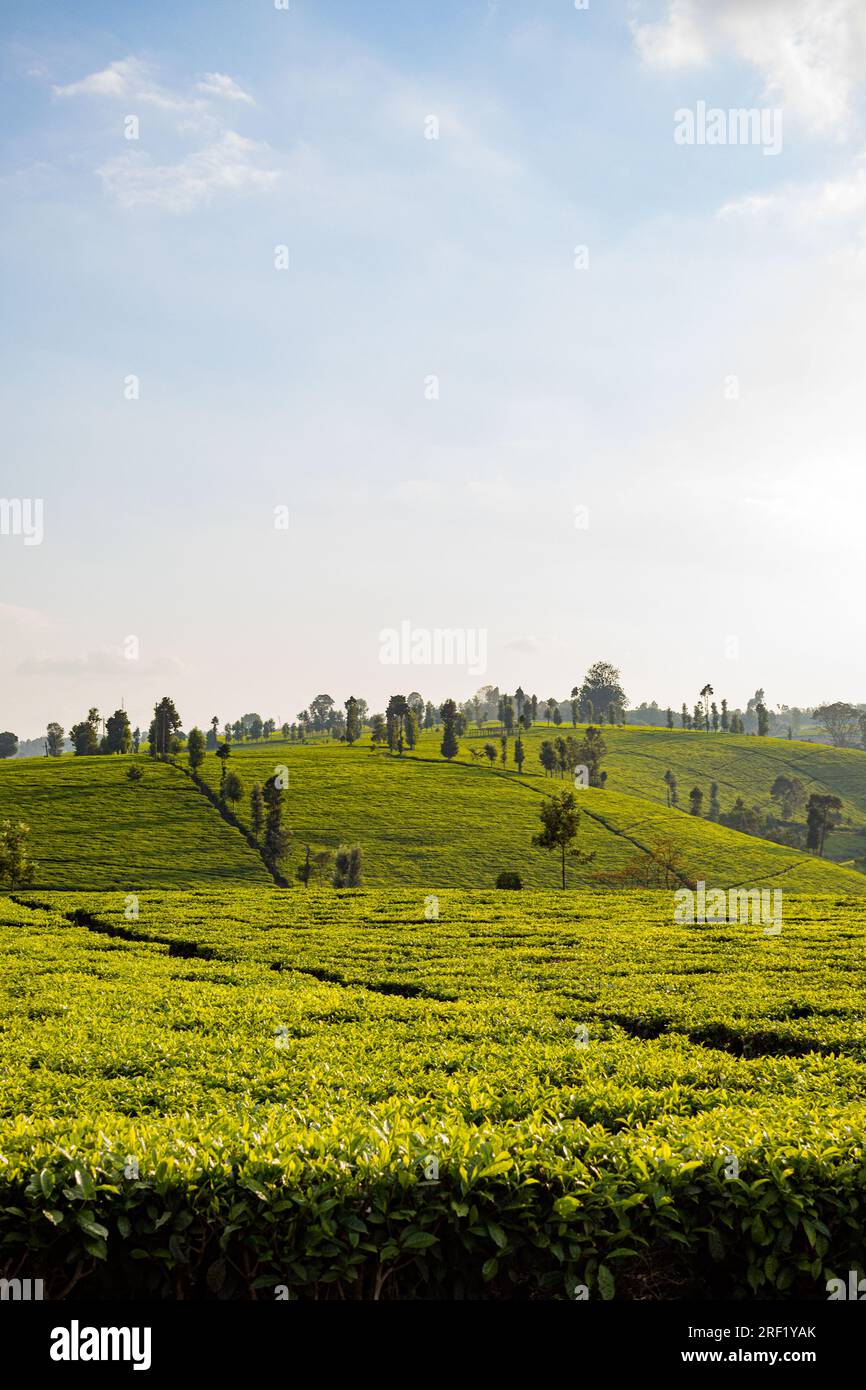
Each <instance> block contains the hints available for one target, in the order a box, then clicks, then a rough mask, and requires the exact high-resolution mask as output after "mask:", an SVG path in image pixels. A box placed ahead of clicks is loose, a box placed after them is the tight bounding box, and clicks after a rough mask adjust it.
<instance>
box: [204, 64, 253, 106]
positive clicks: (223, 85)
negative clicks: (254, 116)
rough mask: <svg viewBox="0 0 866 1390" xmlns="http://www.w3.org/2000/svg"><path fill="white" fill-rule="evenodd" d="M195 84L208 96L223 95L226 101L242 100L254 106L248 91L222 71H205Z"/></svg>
mask: <svg viewBox="0 0 866 1390" xmlns="http://www.w3.org/2000/svg"><path fill="white" fill-rule="evenodd" d="M196 86H197V87H198V90H199V91H200V92H206V93H207V95H208V96H214V97H224V98H225V100H226V101H244V102H246V103H247V104H248V105H249V106H255V102H254V101H253V99H252V97H251V96H250V95H249V93H248V92H245V91H244V90H243V88H242V87H239V86H238V84H237V82H235V80H234V78H233V77H229V76H228V75H227V74H226V73H224V72H206V73H205V74H204V77H203V78H202V80H201V81H200V82H198V83H196Z"/></svg>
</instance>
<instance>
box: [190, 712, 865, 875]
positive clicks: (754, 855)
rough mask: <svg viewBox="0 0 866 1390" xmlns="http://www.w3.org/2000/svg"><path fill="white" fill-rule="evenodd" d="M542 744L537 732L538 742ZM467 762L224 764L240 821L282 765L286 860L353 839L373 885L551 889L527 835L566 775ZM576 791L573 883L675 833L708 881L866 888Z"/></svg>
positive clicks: (272, 757) (780, 852)
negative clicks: (234, 785) (234, 784)
mask: <svg viewBox="0 0 866 1390" xmlns="http://www.w3.org/2000/svg"><path fill="white" fill-rule="evenodd" d="M540 741H541V736H540V735H539V736H538V737H537V739H536V740H535V742H537V743H540ZM467 758H468V754H467V753H466V751H465V750H463V757H462V758H461V760H459V761H458V762H457V763H456V765H452V766H450V767H449V766H448V765H447V764H446V763H445V762H444V761H443V759H441V758H440V757H438V756H436V752H435V745H434V742H433V740H432V739H430V738H428V739H425V740H422V742H421V744H420V745H419V748H418V750H417V752H416V755H415V756H411V757H410V756H404V757H403V758H402V759H400V758H397V757H391V756H389V755H387V754H384V753H371V752H370V751H369V746H368V745H367V743H366V741H365V742H364V743H363V744H361V745H359V746H356V747H355V748H348V747H346V746H345V745H344V744H339V743H334V744H331V745H327V744H316V745H312V746H309V745H301V744H294V745H292V744H276V743H272V744H271V745H269V746H267V747H265V746H257V745H250V746H246V747H244V746H239V747H237V748H236V749H235V750H234V752H233V753H232V757H231V763H230V765H231V767H232V768H233V770H234V771H235V772H237V773H238V775H239V776H240V778H241V781H242V783H243V786H244V801H243V802H242V803H241V805H240V807H239V814H240V816H241V818H242V819H246V817H247V815H248V795H249V791H250V789H251V787H252V784H253V782H255V781H258V782H264V781H265V780H266V778H267V777H269V776H271V775H273V773H274V771H275V769H276V768H277V767H278V766H279V765H280V764H284V765H285V766H286V767H287V768H288V771H289V788H288V822H289V825H290V827H291V829H292V832H293V834H294V837H295V845H294V848H293V852H292V856H291V859H292V863H293V864H294V865H297V864H298V863H300V860H301V846H302V845H303V844H304V843H306V842H307V841H309V842H310V843H311V844H312V845H313V846H314V847H315V848H318V847H322V846H327V847H329V848H331V849H334V848H336V847H337V846H338V845H339V844H341V843H343V842H348V843H352V842H356V841H357V842H358V843H360V844H361V845H362V846H363V849H364V865H365V869H364V876H365V882H366V883H368V884H370V885H371V886H387V885H389V884H392V885H394V884H398V883H400V884H417V885H418V886H419V887H429V888H431V889H432V888H439V887H446V886H452V887H484V886H490V885H492V884H493V882H494V881H495V878H496V875H497V873H498V872H499V871H500V870H502V869H516V870H518V872H520V873H521V875H522V876H523V879H524V882H525V883H526V884H527V885H528V886H531V887H536V888H544V887H555V886H556V885H557V883H558V872H559V870H558V865H557V864H556V862H555V861H554V859H553V857H552V856H550V855H548V854H545V853H544V852H543V851H540V850H535V849H532V848H531V847H530V839H531V837H532V835H533V834H534V833H535V831H536V830H537V829H538V803H539V797H540V795H541V794H542V793H544V792H545V791H551V790H554V789H558V788H560V787H564V786H566V785H567V783H565V782H559V781H558V780H555V781H551V780H546V779H545V778H544V777H543V775H538V774H536V773H535V772H534V771H529V770H528V769H529V768H530V766H531V764H530V763H528V764H527V769H526V770H525V771H524V776H523V777H522V778H518V777H517V776H516V773H515V772H514V771H513V770H512V771H510V772H493V771H491V770H490V769H488V768H486V767H485V768H482V767H478V766H474V765H471V763H470V762H468V761H467ZM533 761H534V760H533ZM203 773H204V776H205V778H206V779H207V780H208V781H209V782H210V784H211V785H212V786H214V787H216V786H218V784H219V767H218V761H217V759H216V758H215V757H214V756H213V755H209V756H208V757H207V758H206V760H205V764H204V768H203ZM613 776H614V774H613V773H612V774H611V780H613ZM581 795H582V796H583V798H584V801H583V803H582V804H583V805H584V806H585V809H586V811H587V816H586V817H585V818H584V821H583V823H582V827H581V846H582V848H583V849H584V850H587V851H591V852H593V853H594V854H595V855H596V858H595V860H594V861H593V863H592V864H590V865H587V866H583V867H581V868H580V869H571V870H570V871H569V880H570V882H571V883H574V884H577V883H589V882H591V881H592V879H593V877H594V875H595V874H597V873H598V872H599V870H613V869H617V868H621V867H622V865H623V864H624V863H625V862H626V861H627V860H628V859H630V858H632V857H633V856H634V855H635V853H636V852H637V850H638V848H639V847H640V846H643V845H646V844H647V843H648V842H652V841H653V840H654V839H657V838H659V837H663V836H674V837H675V838H677V840H679V841H680V842H681V843H682V845H683V848H684V852H685V856H686V866H687V869H688V872H689V875H690V876H691V877H693V878H695V879H699V878H703V879H704V880H705V881H706V882H707V883H708V884H720V885H724V886H732V885H734V884H740V883H743V884H748V885H750V886H755V887H758V886H760V885H762V884H763V883H764V882H767V881H769V880H770V879H775V878H776V877H777V876H779V875H784V876H785V887H786V888H788V889H790V891H795V890H797V889H799V890H800V891H804V892H806V891H815V892H821V891H825V892H837V891H838V892H842V893H854V894H861V893H866V876H863V875H860V874H854V873H852V872H851V871H848V870H843V869H839V868H836V867H835V866H832V865H829V864H826V863H822V862H820V861H816V860H814V859H813V858H812V857H810V856H808V855H803V854H800V853H798V852H795V851H792V850H788V849H784V848H783V847H781V846H779V845H773V844H769V843H768V842H766V841H763V840H757V839H754V838H753V837H750V836H746V835H740V834H738V833H737V832H735V831H732V830H727V829H725V828H724V827H722V826H717V825H713V824H711V823H710V822H708V821H704V820H697V819H695V818H693V817H691V816H687V815H683V814H682V813H681V812H679V811H669V810H668V809H667V808H666V807H664V806H660V805H658V804H656V803H654V802H652V801H648V800H642V799H640V798H639V797H638V796H628V795H624V794H623V793H622V792H618V791H610V792H608V791H605V792H597V791H589V790H587V791H585V792H582V793H581ZM633 841H634V842H636V843H633Z"/></svg>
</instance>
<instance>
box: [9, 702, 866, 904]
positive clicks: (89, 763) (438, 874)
mask: <svg viewBox="0 0 866 1390" xmlns="http://www.w3.org/2000/svg"><path fill="white" fill-rule="evenodd" d="M565 732H568V731H567V730H565ZM580 732H581V731H580V730H578V731H577V733H578V735H579V734H580ZM555 733H556V731H555V730H553V729H550V730H548V729H547V728H546V727H545V726H542V727H540V728H536V729H533V730H532V731H530V734H529V735H527V736H525V743H526V749H527V761H526V763H525V765H524V769H523V773H522V774H521V775H518V773H517V770H516V768H515V767H514V764H513V762H509V763H507V764H506V765H505V766H504V767H503V766H502V765H501V764H499V763H497V764H496V765H495V767H494V768H491V767H490V766H488V765H486V764H485V765H484V766H482V765H480V764H479V763H478V762H477V761H473V760H472V757H471V751H470V750H471V748H472V747H478V746H479V744H483V743H484V742H485V741H488V738H489V741H491V742H495V743H496V744H497V747H498V739H496V738H495V736H486V737H483V738H481V739H480V740H476V739H475V738H468V739H463V740H462V743H461V750H460V755H459V757H458V758H457V759H455V760H454V762H453V763H450V764H449V763H447V762H446V761H445V760H444V759H442V758H441V757H440V756H439V752H438V744H439V736H438V735H436V734H432V733H431V734H427V735H425V736H424V737H423V738H422V739H421V740H420V742H419V745H418V747H417V749H416V750H415V751H414V752H413V753H412V754H409V753H406V754H404V755H403V756H402V757H399V756H392V755H390V754H388V753H386V752H383V751H376V752H373V751H371V750H370V746H369V741H368V739H367V738H365V739H363V740H362V741H361V742H360V743H359V744H357V745H356V746H355V747H351V748H350V747H349V746H348V745H346V744H343V743H340V742H338V741H316V742H310V743H304V744H301V743H285V742H280V741H276V740H274V741H271V742H270V743H267V744H241V745H237V746H234V747H233V749H232V753H231V755H230V758H229V767H230V769H231V770H232V771H234V772H236V773H237V774H238V775H239V777H240V779H241V782H242V785H243V798H242V800H241V802H240V803H239V804H238V805H237V807H236V808H235V809H236V814H237V816H238V818H239V820H240V822H241V823H242V825H244V826H245V827H246V828H247V829H249V822H250V815H249V794H250V791H251V789H252V786H253V783H254V782H256V781H258V782H259V783H264V782H265V781H266V780H267V778H268V777H270V776H272V775H273V774H274V773H275V771H277V770H278V769H279V768H280V767H284V768H285V769H286V772H287V775H288V786H287V791H286V806H285V819H286V824H287V826H288V828H289V830H290V831H291V834H292V846H291V849H290V852H289V854H288V856H287V858H286V860H285V862H284V863H283V864H282V865H281V868H282V870H283V872H284V874H285V875H286V877H287V878H288V879H289V880H290V881H291V882H296V879H295V874H296V871H297V869H298V867H299V866H300V865H301V864H302V862H303V860H304V855H305V846H306V845H310V846H311V848H312V849H313V850H314V851H317V850H321V849H330V850H336V849H337V848H338V847H339V846H340V845H341V844H344V843H358V844H360V845H361V846H362V850H363V857H364V870H363V872H364V882H365V884H367V885H369V886H371V887H381V888H388V887H398V886H410V885H415V886H418V887H419V888H422V887H426V888H428V889H431V890H432V889H439V888H448V887H452V888H465V889H481V888H487V887H492V886H493V884H494V883H495V881H496V878H497V875H498V874H499V873H500V872H502V871H503V870H513V871H516V872H518V873H519V874H520V875H521V878H522V880H523V882H524V884H525V885H526V886H527V887H529V888H535V889H543V888H555V887H557V886H558V885H559V865H558V862H557V858H556V856H554V855H549V854H546V853H544V852H543V851H542V850H539V849H536V848H533V847H532V845H531V840H532V836H533V835H534V834H535V833H536V831H537V830H538V810H539V804H540V800H541V797H542V796H543V795H544V794H545V793H549V792H553V791H557V790H559V789H561V788H565V787H567V786H568V785H569V784H568V783H567V782H564V781H562V780H560V779H559V778H556V777H554V778H547V777H545V776H544V774H543V770H542V769H541V766H540V764H539V762H538V749H539V747H540V745H541V742H542V740H543V739H544V738H545V737H549V736H552V735H555ZM605 738H606V740H607V741H608V745H609V754H608V757H607V759H606V761H605V767H606V768H607V770H608V772H609V777H608V784H607V787H606V788H605V790H603V791H601V790H595V789H588V788H587V789H584V790H582V791H581V792H580V797H581V803H580V804H581V806H582V807H583V809H584V811H585V812H586V814H585V815H584V816H583V817H582V819H581V827H580V841H579V843H580V848H581V850H582V851H583V852H584V853H588V854H591V855H592V856H593V858H592V860H591V861H590V862H588V863H580V864H574V865H572V866H571V867H570V868H569V872H568V882H569V885H570V886H572V887H577V886H581V885H583V886H592V885H593V884H595V883H596V882H597V876H598V875H599V874H601V873H611V872H616V871H619V870H621V869H622V868H623V866H624V865H625V864H627V863H628V862H629V861H632V860H633V859H634V858H635V856H640V855H641V854H642V853H644V852H645V851H647V850H648V849H651V848H652V846H653V844H655V843H657V842H658V841H661V840H668V841H675V842H676V844H677V845H678V846H679V848H680V850H681V852H682V855H683V866H684V875H685V876H686V877H688V878H689V879H691V880H693V881H697V880H699V879H703V880H704V881H705V882H706V883H707V884H709V885H710V886H717V885H719V886H723V887H730V886H732V885H736V884H746V885H749V886H752V887H762V886H765V885H770V884H772V885H773V886H783V887H784V888H785V889H786V891H790V892H810V891H814V892H819V893H821V892H828V893H838V894H854V895H862V894H866V875H864V874H862V873H860V872H857V871H855V870H854V869H853V868H849V867H841V866H837V865H836V864H834V863H832V862H830V861H825V860H821V859H818V858H816V857H814V856H813V855H810V854H808V853H806V852H804V851H798V850H791V849H788V848H786V847H783V846H780V845H776V844H774V843H771V842H769V841H766V840H762V839H758V838H755V837H753V836H747V835H742V834H740V833H739V832H737V831H733V830H730V829H728V828H726V827H724V826H720V825H717V824H715V823H713V822H711V821H709V820H707V819H706V818H703V817H694V816H690V815H688V814H687V813H685V812H683V811H682V810H677V809H669V808H668V807H667V806H665V805H664V802H663V797H662V795H661V793H663V791H664V783H663V782H662V780H661V778H662V775H663V772H664V770H665V769H666V768H667V767H671V768H672V769H674V770H675V772H676V775H677V777H678V779H679V784H680V795H681V799H683V800H684V799H685V798H686V797H687V794H688V789H689V788H690V787H691V786H692V785H694V784H695V782H698V783H699V784H701V785H702V786H703V788H704V791H705V794H708V790H709V781H710V780H711V779H712V780H718V782H719V786H720V795H721V797H722V804H723V805H725V804H729V803H730V802H732V801H733V799H734V797H733V793H734V791H736V792H737V794H742V795H744V796H745V799H746V800H747V803H748V804H752V803H753V802H757V803H759V804H761V803H762V804H764V805H765V806H767V805H769V795H768V790H769V787H770V786H771V785H772V782H773V780H774V778H775V777H776V776H777V775H778V774H779V772H789V773H790V772H791V771H796V772H797V775H799V776H801V777H802V779H803V780H804V781H805V782H806V783H807V785H808V787H809V790H810V791H811V790H815V789H819V790H822V791H823V790H829V791H833V792H834V793H836V794H838V795H839V796H840V797H842V798H843V799H844V813H845V815H846V817H848V818H849V819H850V820H851V826H850V827H846V828H843V829H840V830H839V831H838V832H837V835H836V837H834V839H833V840H832V841H831V844H836V843H838V842H841V841H844V843H845V851H846V852H844V854H843V857H844V858H846V859H848V860H849V861H850V860H852V859H853V858H855V857H856V854H855V852H854V851H852V845H853V846H856V845H857V844H858V843H859V840H858V836H859V835H860V834H863V835H864V836H866V791H864V785H863V784H864V782H866V778H864V773H863V770H864V767H866V761H864V760H866V754H863V755H861V754H859V753H855V752H849V751H847V750H834V749H827V748H825V747H822V746H818V745H811V744H793V743H786V742H779V741H776V740H771V739H760V740H758V739H755V738H730V737H721V736H719V737H713V736H706V735H702V734H688V733H687V734H680V733H678V732H674V733H668V732H667V731H665V730H650V731H647V730H645V729H639V728H637V729H635V728H627V729H623V730H617V729H614V730H612V731H610V732H608V731H607V730H605ZM510 749H511V754H512V755H513V741H511V743H510ZM792 760H793V761H792ZM133 761H134V762H137V764H138V765H139V766H140V767H141V768H142V770H143V773H144V776H143V779H142V781H141V782H140V783H137V784H133V783H131V782H130V781H129V780H128V779H127V777H126V770H127V767H128V766H129V764H130V763H131V762H133ZM177 764H178V765H177V766H176V767H174V766H171V765H170V764H167V763H163V762H160V761H155V760H152V759H150V758H148V757H146V756H144V755H141V756H139V757H138V758H137V759H132V758H111V757H108V758H106V757H96V758H75V757H63V758H60V759H48V758H33V759H21V760H15V761H10V762H6V763H5V764H0V819H2V818H3V817H5V816H8V815H12V816H17V817H20V818H22V819H24V820H25V821H26V822H27V823H28V824H29V825H30V826H31V836H32V851H33V856H34V858H35V859H36V861H37V863H38V866H39V869H38V875H37V878H36V880H35V884H34V886H35V887H38V888H70V889H76V888H80V889H82V890H91V891H105V890H108V889H117V890H123V891H125V892H136V891H138V890H140V889H143V888H171V887H178V888H183V887H195V886H197V885H202V886H206V885H208V884H210V883H213V882H218V881H222V880H225V881H227V882H229V883H238V884H244V883H248V884H255V883H260V884H267V883H269V882H270V881H271V879H270V875H269V874H268V872H267V870H266V869H265V866H264V864H263V863H262V861H261V858H260V857H259V855H258V854H257V853H256V851H255V849H253V848H251V847H250V845H249V844H248V843H247V842H246V840H245V838H244V836H243V834H241V833H240V831H239V830H238V829H237V828H236V827H233V826H232V825H229V824H228V823H227V822H226V821H225V820H224V819H223V818H222V817H221V816H220V814H219V812H218V811H217V810H216V808H215V807H214V806H213V805H212V804H211V803H210V802H209V801H208V800H207V798H206V797H205V796H203V795H202V794H201V792H200V791H198V790H197V789H196V787H195V785H194V783H193V782H192V780H191V779H190V778H189V777H188V776H187V775H186V773H185V771H184V770H183V769H184V766H185V759H184V757H183V755H182V754H181V755H179V756H178V758H177ZM201 776H202V777H203V778H204V780H205V781H206V782H207V784H208V785H209V786H210V787H211V788H212V789H213V790H217V789H218V787H219V784H220V764H219V760H218V759H217V758H216V757H215V755H214V754H212V753H209V754H208V755H207V756H206V758H205V762H204V764H203V766H202V768H201ZM660 789H661V793H660ZM762 789H763V790H762ZM846 837H847V839H846Z"/></svg>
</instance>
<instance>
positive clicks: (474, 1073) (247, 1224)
mask: <svg viewBox="0 0 866 1390" xmlns="http://www.w3.org/2000/svg"><path fill="white" fill-rule="evenodd" d="M136 912H137V915H136ZM437 913H438V916H437ZM672 917H673V903H672V897H671V895H668V894H637V893H619V894H603V893H598V894H591V893H580V894H577V893H574V894H572V893H566V894H561V893H559V894H557V893H544V894H542V893H539V894H530V893H513V894H509V893H486V894H485V893H475V894H470V893H459V892H452V893H441V894H439V895H438V898H435V899H434V897H433V895H422V894H419V893H414V894H410V893H397V892H358V893H339V894H338V893H333V892H317V891H315V890H310V891H306V892H305V891H304V890H302V889H296V890H292V891H289V892H280V891H278V890H276V889H274V890H271V889H264V890H260V891H259V890H237V891H234V892H232V891H229V890H226V891H220V892H215V891H211V890H207V891H201V892H198V893H184V894H145V895H142V896H141V897H140V898H139V899H138V900H137V902H134V901H131V900H130V899H128V898H126V897H124V896H122V895H120V894H117V895H108V894H103V895H95V896H89V897H88V896H83V895H73V894H62V895H60V894H59V895H49V894H36V893H32V892H29V893H25V894H18V895H16V898H15V899H14V900H11V899H0V1049H2V1072H3V1087H2V1119H0V1274H4V1275H6V1276H7V1277H10V1276H11V1275H13V1274H14V1273H18V1272H20V1273H21V1274H22V1275H31V1276H32V1277H43V1278H44V1279H45V1280H46V1281H47V1291H48V1293H49V1294H50V1295H51V1296H53V1297H62V1296H67V1297H72V1298H74V1297H77V1296H81V1297H86V1296H95V1297H107V1296H120V1297H133V1296H135V1297H138V1296H145V1297H147V1296H154V1297H164V1296H170V1297H258V1298H273V1297H274V1290H275V1288H276V1287H277V1286H282V1289H283V1291H287V1292H288V1295H289V1296H290V1297H296V1298H329V1297H347V1298H355V1297H360V1298H375V1297H381V1298H388V1297H399V1298H411V1297H430V1296H434V1297H435V1296H440V1297H443V1296H444V1297H449V1298H453V1297H479V1296H480V1297H492V1298H532V1297H536V1298H537V1297H553V1298H573V1297H575V1296H582V1294H583V1290H584V1289H585V1290H586V1291H588V1296H589V1297H590V1298H610V1297H622V1298H646V1297H661V1298H679V1297H694V1296H699V1297H706V1296H716V1297H731V1296H733V1297H738V1296H745V1297H749V1296H755V1295H757V1296H758V1297H777V1296H783V1297H806V1298H809V1297H817V1298H821V1297H825V1296H826V1293H825V1285H826V1280H827V1279H829V1278H831V1277H838V1276H842V1277H844V1276H845V1275H846V1274H847V1271H848V1270H849V1269H850V1268H854V1267H857V1268H860V1267H862V1265H863V1263H864V1259H863V1255H864V1252H863V1235H862V1232H863V1229H864V1225H866V1165H864V1140H863V1133H864V1119H866V1104H864V1101H863V1099H862V1097H863V1095H864V1093H866V1091H864V1083H866V994H864V984H866V978H864V977H866V955H864V945H866V909H864V908H863V907H860V906H858V905H857V903H856V902H852V901H851V900H849V899H845V900H842V899H839V900H834V899H832V898H828V899H816V900H813V901H812V902H811V903H810V902H806V901H801V900H793V899H786V901H785V919H784V928H783V931H782V934H781V935H780V936H777V937H766V936H764V934H763V930H762V928H761V926H760V925H757V926H755V925H745V924H743V925H726V926H718V925H717V926H713V927H706V926H704V927H701V926H694V927H687V926H676V925H674V924H673V922H672Z"/></svg>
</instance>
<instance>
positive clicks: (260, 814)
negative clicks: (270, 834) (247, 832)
mask: <svg viewBox="0 0 866 1390" xmlns="http://www.w3.org/2000/svg"><path fill="white" fill-rule="evenodd" d="M264 823H265V799H264V797H263V796H262V789H261V786H260V784H259V783H258V782H254V783H253V789H252V791H251V792H250V829H251V830H252V832H253V834H254V835H260V834H261V833H262V827H263V826H264Z"/></svg>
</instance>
